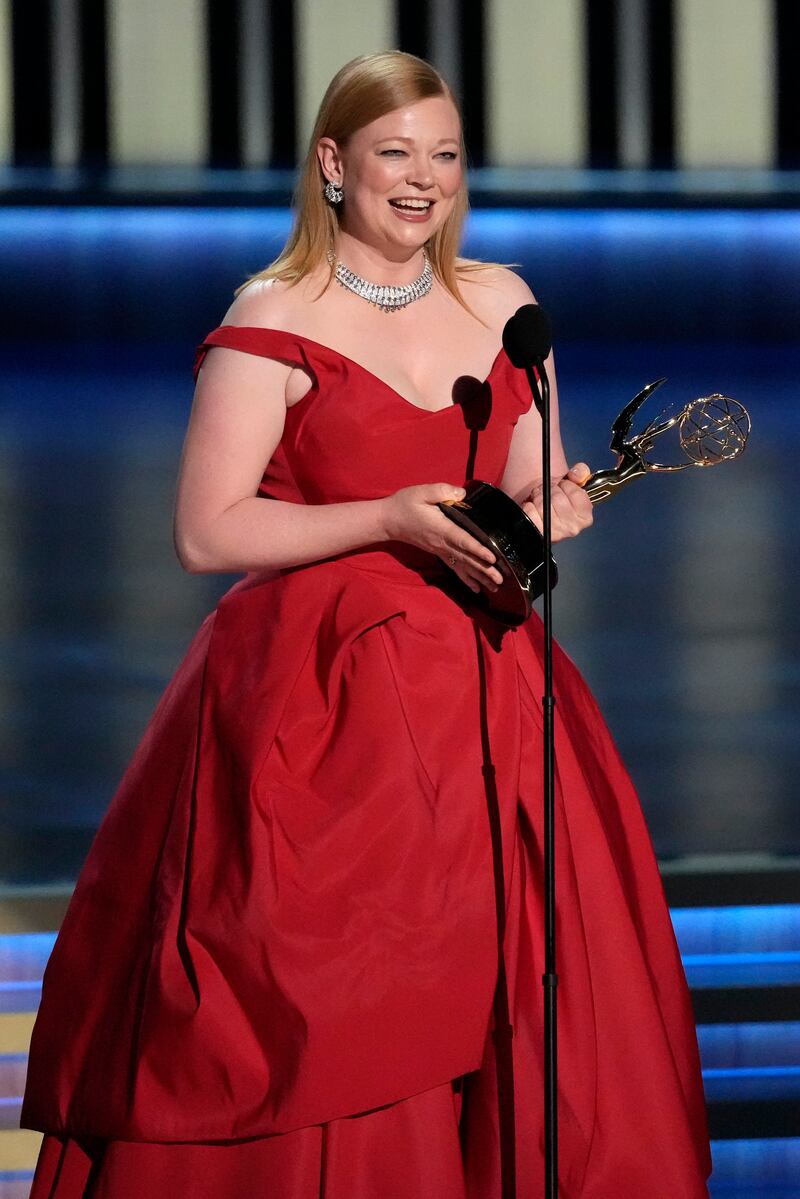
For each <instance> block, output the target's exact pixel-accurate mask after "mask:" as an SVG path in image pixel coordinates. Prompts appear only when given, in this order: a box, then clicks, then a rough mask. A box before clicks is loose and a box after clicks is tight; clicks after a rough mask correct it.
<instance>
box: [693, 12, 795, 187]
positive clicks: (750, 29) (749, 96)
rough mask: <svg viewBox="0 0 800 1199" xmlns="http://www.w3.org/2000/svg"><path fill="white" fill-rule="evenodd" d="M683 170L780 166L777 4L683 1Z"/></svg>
mask: <svg viewBox="0 0 800 1199" xmlns="http://www.w3.org/2000/svg"><path fill="white" fill-rule="evenodd" d="M675 11H676V17H677V21H676V30H675V32H676V64H677V73H676V79H677V100H678V103H677V110H676V116H677V119H676V128H677V147H678V154H677V157H678V165H679V166H682V167H715V166H742V167H770V166H772V165H773V162H774V156H775V155H774V120H773V115H774V96H773V90H772V80H773V77H774V65H775V64H774V34H773V7H772V0H736V3H735V4H731V2H730V0H677V3H676V10H675Z"/></svg>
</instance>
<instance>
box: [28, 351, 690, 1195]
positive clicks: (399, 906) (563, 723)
mask: <svg viewBox="0 0 800 1199" xmlns="http://www.w3.org/2000/svg"><path fill="white" fill-rule="evenodd" d="M212 346H229V347H232V348H234V349H238V350H241V351H244V352H247V353H253V354H260V355H263V356H266V357H271V358H276V359H280V360H281V361H283V362H287V363H292V364H294V365H296V366H300V367H302V368H304V369H305V370H306V371H307V372H308V373H309V374H310V375H311V377H312V379H313V386H312V388H311V390H310V391H309V393H308V394H307V395H306V396H305V397H304V398H303V399H302V400H301V401H300V402H299V403H297V404H295V405H294V406H293V407H292V408H290V409H289V410H288V412H287V416H286V425H285V430H284V434H283V437H282V440H281V442H280V445H279V447H278V449H277V450H276V452H275V454H274V456H273V459H272V461H271V462H270V464H269V467H268V469H267V472H266V474H265V476H264V481H263V483H262V485H261V488H260V490H261V492H262V494H264V495H267V496H271V497H274V498H278V499H283V500H291V501H293V502H297V503H308V504H322V503H337V502H340V501H347V500H357V499H359V500H363V499H373V498H377V497H380V496H385V495H387V494H389V493H391V492H394V491H395V490H397V489H399V488H401V487H405V486H408V485H410V484H414V483H426V482H440V481H447V482H452V483H460V482H463V481H464V479H465V477H466V476H474V477H477V478H482V479H486V480H489V481H492V482H498V481H499V479H500V478H501V476H502V473H503V469H504V465H505V461H506V457H507V453H508V447H509V443H510V439H511V434H512V432H513V428H514V425H515V423H516V421H517V419H518V418H519V416H520V415H521V414H522V413H523V412H525V411H526V410H527V409H528V407H529V406H530V403H531V399H530V394H529V392H528V388H527V383H526V381H525V378H524V375H523V374H522V373H521V372H519V371H516V370H515V369H514V368H513V367H512V366H511V364H510V363H509V361H508V359H507V358H506V356H505V354H504V352H503V351H501V352H500V353H499V354H498V356H497V358H496V360H495V362H494V365H493V366H492V369H491V371H490V374H489V376H488V378H487V379H486V380H485V381H484V382H483V383H482V384H479V383H477V381H473V384H474V386H472V387H470V386H466V385H465V386H464V387H463V388H461V389H460V390H459V389H458V388H457V389H456V395H457V396H458V397H459V402H457V403H454V404H453V405H452V406H450V407H448V408H445V409H440V410H438V411H433V412H429V411H427V410H424V409H421V408H419V407H417V406H415V405H413V404H411V403H410V402H409V401H407V400H405V399H404V398H403V397H402V396H400V395H399V394H398V393H397V392H396V391H395V390H394V389H393V388H391V387H390V386H388V384H386V383H384V382H382V381H381V380H380V379H378V378H377V377H375V376H374V375H373V374H371V373H370V372H369V371H367V370H366V369H365V368H363V367H362V366H360V365H358V363H356V362H354V361H352V360H350V359H348V358H346V357H345V356H344V355H342V354H340V353H338V352H336V351H334V350H332V349H330V348H328V347H326V346H323V345H321V344H319V343H317V342H314V341H311V340H310V339H308V338H306V337H302V336H299V335H296V334H291V333H286V332H280V331H275V330H267V329H256V328H238V327H237V328H234V327H222V328H220V329H217V330H215V331H214V332H213V333H212V334H211V335H210V336H209V337H208V338H207V339H206V340H205V342H204V343H203V344H202V346H201V347H200V348H199V350H198V357H197V362H196V370H197V369H199V365H200V363H201V361H202V358H203V357H204V355H205V353H207V352H208V349H209V348H210V347H212ZM541 659H542V629H541V624H540V621H539V619H538V617H537V616H535V615H534V616H533V617H532V618H531V619H530V620H529V621H528V622H527V623H526V624H524V625H522V626H521V627H519V628H516V629H510V628H507V627H505V626H504V625H501V624H499V623H498V622H497V621H495V620H494V619H492V618H491V617H489V616H487V615H485V614H482V613H481V612H480V611H479V610H478V608H477V607H476V606H475V605H474V604H473V603H472V602H471V600H470V598H469V593H466V589H465V588H463V587H462V585H461V584H460V583H459V582H458V580H456V579H455V577H454V576H453V575H452V574H451V573H450V572H449V571H447V570H446V568H445V567H444V566H443V564H442V563H441V562H440V560H439V559H438V558H436V557H435V556H433V555H431V554H428V553H425V552H423V551H421V550H417V549H414V548H412V547H409V546H407V545H405V544H400V543H394V542H383V543H379V544H375V545H371V546H368V547H366V548H364V549H361V550H358V551H353V552H350V553H345V554H341V555H339V556H336V557H333V558H328V559H325V560H324V561H320V562H315V563H312V564H310V565H307V566H303V567H294V568H290V569H285V570H282V571H280V573H279V574H278V575H277V576H275V577H271V578H266V579H265V578H263V577H262V578H261V579H259V578H257V577H251V576H248V578H246V579H244V580H242V581H241V582H239V583H238V584H236V585H235V586H234V587H233V588H232V589H231V590H230V591H229V592H228V593H227V594H226V595H225V596H224V597H223V599H222V600H221V601H220V603H219V605H218V607H217V608H216V610H215V611H214V612H212V613H211V614H210V615H209V616H208V617H207V618H206V620H205V621H204V623H203V624H202V626H201V627H200V629H199V631H198V633H197V635H196V637H195V639H194V641H193V642H192V645H191V646H190V648H189V651H188V653H187V655H186V657H185V659H184V661H183V663H182V664H181V666H180V667H179V669H178V671H177V673H176V675H175V677H174V678H173V680H172V682H171V683H170V685H169V687H168V688H167V690H166V692H165V694H164V696H163V698H162V700H161V702H160V704H159V706H158V708H157V710H156V712H155V714H154V716H153V718H152V720H151V722H150V724H149V726H148V728H147V731H146V733H145V735H144V738H143V740H142V742H141V744H140V746H139V748H138V750H137V752H136V754H135V756H134V758H133V761H132V762H131V765H130V767H129V769H128V771H127V773H126V774H125V776H124V778H123V780H122V783H121V785H120V788H119V790H118V792H117V794H116V796H115V798H114V801H113V803H112V804H111V807H110V809H109V811H108V814H107V815H106V817H105V819H104V821H103V823H102V825H101V827H100V829H99V831H98V833H97V836H96V838H95V841H94V843H93V845H92V848H91V850H90V853H89V856H88V858H87V861H86V864H85V866H84V869H83V871H82V873H81V876H80V878H79V880H78V884H77V887H76V889H75V894H74V897H73V899H72V902H71V904H70V907H69V910H68V912H67V915H66V918H65V920H64V923H63V926H62V929H61V932H60V934H59V936H58V939H57V941H56V945H55V948H54V950H53V954H52V957H51V959H50V962H49V964H48V967H47V970H46V973H45V979H44V989H43V995H42V1002H41V1007H40V1010H39V1015H38V1018H37V1021H36V1025H35V1028H34V1033H33V1040H32V1045H31V1053H30V1068H29V1075H28V1083H27V1089H26V1094H25V1100H24V1106H23V1113H22V1116H23V1118H22V1123H23V1126H25V1127H30V1128H37V1129H41V1130H42V1131H44V1132H45V1133H46V1136H45V1140H44V1143H43V1147H42V1151H41V1154H40V1159H39V1165H38V1168H37V1175H36V1181H35V1182H34V1187H33V1199H45V1196H47V1197H48V1199H78V1197H79V1196H80V1197H83V1196H87V1197H88V1196H89V1195H90V1194H91V1196H92V1199H127V1197H128V1196H131V1197H132V1196H134V1195H136V1196H140V1195H148V1196H155V1197H159V1196H167V1195H169V1196H171V1195H172V1194H173V1193H175V1192H176V1191H177V1190H180V1189H181V1188H182V1189H183V1192H184V1193H187V1194H191V1195H192V1196H193V1199H234V1196H235V1197H236V1199H239V1197H240V1196H243V1195H247V1196H248V1199H251V1197H253V1199H318V1197H319V1196H322V1195H324V1197H325V1199H428V1197H431V1199H500V1197H501V1196H502V1197H503V1199H508V1197H509V1196H513V1195H514V1194H516V1195H517V1196H518V1197H519V1199H535V1196H538V1195H541V1194H543V1183H542V1173H543V1167H542V1155H543V1136H542V1097H541V1096H542V1052H541V1042H542V1031H541V1030H542V987H541V981H540V980H541V973H542V961H543V945H542V941H543V937H542V923H543V916H542V853H541V845H542V816H541V808H542V802H541V799H542V796H541V775H542V764H541V763H542V746H541V715H540V696H541V693H542V666H541ZM555 679H556V694H557V699H558V706H557V718H556V728H557V748H556V753H557V870H558V887H559V892H558V949H559V961H558V970H559V977H560V985H559V991H558V1002H559V1122H560V1161H559V1170H560V1183H561V1195H562V1196H564V1197H565V1199H578V1197H580V1199H609V1196H612V1195H613V1196H614V1199H642V1197H643V1196H647V1199H698V1197H701V1196H706V1195H707V1189H706V1185H705V1181H704V1180H705V1178H706V1177H707V1175H708V1172H709V1168H710V1165H709V1152H708V1139H707V1134H706V1124H705V1108H704V1102H703V1093H702V1086H701V1079H700V1070H699V1061H698V1053H697V1045H696V1039H695V1032H694V1024H693V1019H692V1011H691V1006H690V1001H689V995H688V990H687V987H686V982H685V979H684V976H683V972H682V968H681V963H680V958H679V955H678V951H677V947H676V943H675V939H674V936H673V933H672V928H671V924H670V920H669V915H668V911H667V907H666V903H665V900H664V894H663V890H662V886H661V882H660V878H659V874H658V869H657V866H656V862H655V858H654V854H653V850H652V846H651V842H650V839H649V836H648V833H647V830H646V827H645V824H644V820H643V817H642V813H641V810H640V807H639V804H638V801H637V799H636V796H635V794H634V791H633V789H632V786H631V783H630V780H629V778H628V776H627V774H626V772H625V769H624V767H623V765H622V764H621V762H620V759H619V757H618V755H617V752H616V750H615V748H614V745H613V743H612V741H611V738H610V736H609V733H608V731H607V729H606V727H605V724H604V723H603V720H602V717H601V716H600V714H599V712H598V710H597V707H596V705H595V703H594V701H593V699H592V697H591V695H590V694H589V692H588V690H587V688H586V685H585V684H584V682H583V681H582V679H581V678H580V676H579V674H578V672H577V670H576V669H575V667H574V666H573V664H572V663H571V661H570V660H569V658H567V657H566V655H564V653H563V652H562V651H560V650H559V649H558V648H556V655H555ZM498 947H499V951H498ZM515 1184H516V1189H515Z"/></svg>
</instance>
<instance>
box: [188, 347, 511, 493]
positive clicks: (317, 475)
mask: <svg viewBox="0 0 800 1199" xmlns="http://www.w3.org/2000/svg"><path fill="white" fill-rule="evenodd" d="M212 346H226V347H228V348H230V349H236V350H242V351H244V352H245V353H249V354H259V355H261V356H263V357H266V358H275V359H280V360H281V361H283V362H287V363H291V364H292V365H294V366H297V367H300V368H301V369H303V370H305V371H306V372H307V373H308V374H309V376H310V377H311V380H312V385H311V388H310V390H309V391H308V393H307V394H306V395H305V396H304V397H303V398H302V399H301V400H300V401H299V402H298V403H296V404H293V405H292V406H291V407H290V408H288V409H287V412H286V424H285V427H284V432H283V436H282V438H281V441H280V443H279V445H278V447H277V448H276V450H275V453H274V454H273V456H272V459H271V460H270V462H269V464H268V465H267V467H266V469H265V473H264V477H263V479H262V482H261V486H260V487H259V493H260V494H261V495H264V496H268V497H270V498H272V499H281V500H291V501H294V502H297V503H307V504H324V503H341V502H344V501H348V500H363V499H377V498H378V497H380V496H384V495H389V494H391V493H392V492H393V491H397V490H399V489H400V488H401V487H409V486H411V485H412V484H415V483H440V482H448V483H453V484H457V485H458V484H461V483H463V482H465V481H466V479H468V478H480V479H484V480H485V481H486V482H489V483H495V484H497V483H499V481H500V478H501V477H502V474H503V469H504V467H505V462H506V458H507V456H508V448H509V445H510V443H511V435H512V433H513V430H514V425H515V424H516V422H517V420H518V418H519V417H520V416H521V415H522V413H523V412H526V411H527V410H528V408H530V405H531V396H530V392H529V390H528V385H527V382H526V380H525V377H524V375H523V374H522V372H520V371H518V370H516V369H515V368H514V367H512V365H511V363H510V361H509V360H508V357H507V356H506V353H505V351H504V350H502V349H501V350H500V351H499V352H498V354H497V357H496V358H495V360H494V362H493V364H492V367H491V369H490V371H489V374H488V375H487V377H486V378H485V379H483V380H479V379H475V378H473V377H472V376H467V375H465V376H462V377H461V378H459V379H457V380H456V381H455V383H454V387H453V403H452V404H450V405H448V406H447V407H444V408H438V409H434V410H430V409H426V408H421V407H420V406H419V405H417V404H412V403H411V402H410V401H409V400H407V399H406V398H405V397H403V396H402V395H400V393H399V392H397V391H396V390H395V389H394V388H393V387H391V386H390V385H389V384H388V383H386V382H385V381H384V380H382V379H380V378H379V377H378V376H377V375H375V374H373V373H372V372H371V371H369V370H367V368H366V367H364V366H361V365H360V364H359V363H358V362H355V361H354V360H353V359H351V358H348V357H347V356H346V355H344V354H342V353H340V352H339V351H338V350H335V349H332V348H331V347H329V346H325V345H322V344H321V343H320V342H316V341H313V340H312V339H310V338H308V337H304V336H302V335H301V334H298V333H288V332H285V331H283V330H278V329H262V328H254V327H248V328H245V327H241V326H233V325H223V326H220V328H218V329H215V330H214V331H213V332H212V333H210V334H209V335H208V337H206V338H205V340H204V341H203V342H202V343H201V345H200V346H199V347H198V350H197V357H196V359H195V378H196V377H197V373H198V372H199V370H200V366H201V365H202V362H203V359H204V358H205V355H206V354H207V353H208V351H209V350H210V349H211V348H212Z"/></svg>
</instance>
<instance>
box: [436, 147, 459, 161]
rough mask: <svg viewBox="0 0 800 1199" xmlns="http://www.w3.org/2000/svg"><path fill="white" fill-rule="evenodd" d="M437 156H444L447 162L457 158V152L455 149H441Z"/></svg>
mask: <svg viewBox="0 0 800 1199" xmlns="http://www.w3.org/2000/svg"><path fill="white" fill-rule="evenodd" d="M439 158H445V159H446V160H447V161H448V162H455V160H456V159H457V158H458V154H457V153H456V151H455V150H442V152H441V154H440V155H439Z"/></svg>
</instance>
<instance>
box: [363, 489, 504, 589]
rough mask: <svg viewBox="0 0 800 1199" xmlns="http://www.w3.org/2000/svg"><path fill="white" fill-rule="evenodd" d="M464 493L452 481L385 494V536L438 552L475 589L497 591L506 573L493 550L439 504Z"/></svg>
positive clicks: (462, 496) (434, 552) (460, 497)
mask: <svg viewBox="0 0 800 1199" xmlns="http://www.w3.org/2000/svg"><path fill="white" fill-rule="evenodd" d="M464 495H465V492H464V488H463V487H456V486H454V485H453V484H452V483H421V484H417V485H416V486H414V487H403V488H401V490H400V491H396V492H395V493H394V495H389V496H386V498H385V499H384V500H382V501H381V503H383V505H384V512H385V516H384V523H385V528H386V537H387V539H388V540H390V541H406V542H408V543H409V544H410V545H416V546H419V547H420V549H423V550H428V551H429V552H430V553H432V554H436V555H437V556H438V557H439V558H441V559H442V561H443V562H445V563H446V564H447V565H448V566H449V567H450V569H451V570H453V571H455V573H456V574H457V575H458V577H459V578H460V579H462V580H463V582H465V583H466V584H467V586H468V587H469V588H471V590H472V591H480V589H481V587H486V588H487V589H488V590H489V591H496V590H497V587H498V584H500V583H501V582H502V581H503V576H502V575H501V574H500V571H499V570H498V569H497V568H496V567H495V566H493V565H492V563H493V562H494V561H495V556H494V554H493V553H492V551H491V550H490V549H487V548H486V546H484V545H481V543H480V541H478V540H477V539H476V538H475V537H472V536H471V535H470V534H469V533H468V532H467V531H466V529H462V528H461V527H460V526H459V525H457V524H456V523H455V522H454V521H452V520H449V519H448V518H447V517H446V516H445V514H444V513H443V512H442V511H440V509H439V508H437V506H436V505H437V504H440V503H442V501H444V500H460V499H463V498H464ZM453 559H454V561H453Z"/></svg>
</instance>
